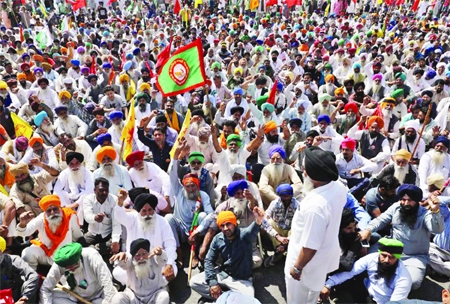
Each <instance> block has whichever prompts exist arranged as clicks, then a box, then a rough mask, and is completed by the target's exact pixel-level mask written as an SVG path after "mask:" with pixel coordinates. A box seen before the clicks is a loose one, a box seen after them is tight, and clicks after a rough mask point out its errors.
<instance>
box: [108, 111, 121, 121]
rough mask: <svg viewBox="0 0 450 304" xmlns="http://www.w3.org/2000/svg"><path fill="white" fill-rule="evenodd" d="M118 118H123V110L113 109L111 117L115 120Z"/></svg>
mask: <svg viewBox="0 0 450 304" xmlns="http://www.w3.org/2000/svg"><path fill="white" fill-rule="evenodd" d="M116 118H120V119H122V118H123V113H122V111H112V112H111V113H109V119H111V120H114V119H116Z"/></svg>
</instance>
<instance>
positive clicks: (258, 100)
mask: <svg viewBox="0 0 450 304" xmlns="http://www.w3.org/2000/svg"><path fill="white" fill-rule="evenodd" d="M267 99H269V95H262V96H259V97H258V98H256V104H257V105H258V107H261V106H262V104H263V103H265V102H266V101H267Z"/></svg>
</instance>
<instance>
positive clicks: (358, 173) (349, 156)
mask: <svg viewBox="0 0 450 304" xmlns="http://www.w3.org/2000/svg"><path fill="white" fill-rule="evenodd" d="M355 148H356V141H355V140H353V139H351V138H350V137H347V138H346V139H344V140H343V141H342V144H341V153H340V154H338V155H337V156H336V166H337V168H338V170H339V176H340V177H341V178H342V179H344V180H346V181H347V186H348V188H353V187H354V186H356V185H358V184H359V183H361V182H362V181H363V180H364V172H369V173H372V172H373V171H375V170H377V168H378V166H377V164H376V163H374V162H371V161H369V160H368V159H367V158H365V157H364V156H361V155H359V154H358V153H354V152H355Z"/></svg>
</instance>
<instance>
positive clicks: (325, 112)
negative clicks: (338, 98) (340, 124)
mask: <svg viewBox="0 0 450 304" xmlns="http://www.w3.org/2000/svg"><path fill="white" fill-rule="evenodd" d="M328 109H329V106H326V107H324V106H323V105H322V104H319V114H327V113H328Z"/></svg>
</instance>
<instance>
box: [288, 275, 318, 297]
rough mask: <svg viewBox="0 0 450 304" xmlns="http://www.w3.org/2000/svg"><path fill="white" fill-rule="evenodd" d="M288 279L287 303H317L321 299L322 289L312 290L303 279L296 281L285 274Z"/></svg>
mask: <svg viewBox="0 0 450 304" xmlns="http://www.w3.org/2000/svg"><path fill="white" fill-rule="evenodd" d="M285 280H286V303H287V304H296V303H302V304H316V303H317V300H318V299H319V295H320V290H319V291H315V290H311V289H309V288H308V287H306V285H305V284H303V281H302V280H300V281H296V280H294V279H293V278H290V277H287V276H285Z"/></svg>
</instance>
